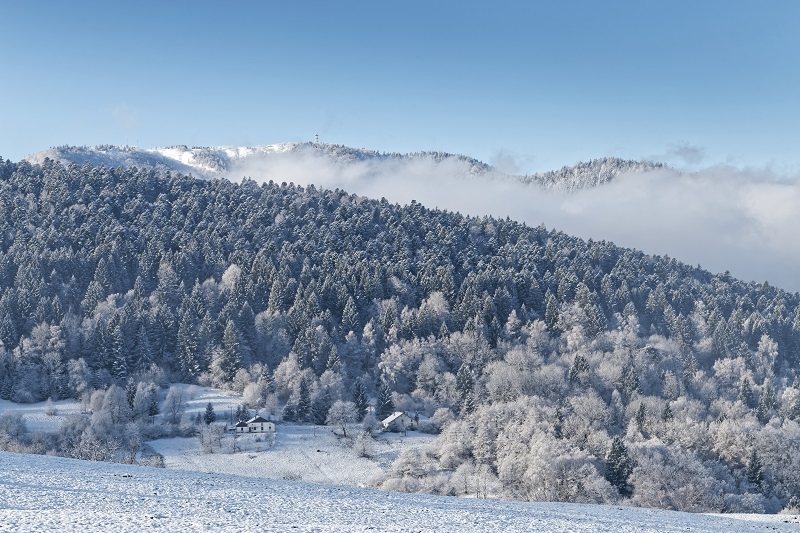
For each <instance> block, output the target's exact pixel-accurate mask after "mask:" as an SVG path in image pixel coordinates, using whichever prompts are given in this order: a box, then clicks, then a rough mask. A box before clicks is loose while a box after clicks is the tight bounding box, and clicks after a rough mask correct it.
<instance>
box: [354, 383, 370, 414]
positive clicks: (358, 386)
mask: <svg viewBox="0 0 800 533" xmlns="http://www.w3.org/2000/svg"><path fill="white" fill-rule="evenodd" d="M353 403H354V404H355V406H356V418H357V420H358V421H359V422H361V421H362V420H364V417H365V416H366V415H367V410H368V408H369V403H368V402H367V388H366V387H365V386H364V382H363V381H362V380H361V378H358V379H356V381H355V383H354V384H353Z"/></svg>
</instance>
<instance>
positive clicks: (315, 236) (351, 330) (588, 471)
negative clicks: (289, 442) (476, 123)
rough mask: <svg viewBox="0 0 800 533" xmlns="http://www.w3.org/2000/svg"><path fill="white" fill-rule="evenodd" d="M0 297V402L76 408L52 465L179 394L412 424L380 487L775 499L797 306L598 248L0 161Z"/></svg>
mask: <svg viewBox="0 0 800 533" xmlns="http://www.w3.org/2000/svg"><path fill="white" fill-rule="evenodd" d="M0 289H2V290H0V340H2V343H3V345H2V348H0V398H2V399H5V400H12V401H15V402H17V403H28V402H34V401H43V400H45V399H47V398H48V397H52V398H53V399H57V398H63V397H79V396H82V395H83V396H87V395H89V396H91V397H92V398H94V399H95V402H94V403H95V404H96V407H97V408H96V409H94V411H95V414H93V415H92V417H91V420H84V421H83V422H81V423H82V424H83V426H78V425H73V427H71V428H70V432H69V437H70V438H69V439H57V440H55V441H53V442H47V443H44V444H46V445H47V449H48V450H50V451H53V452H54V453H63V454H67V455H70V454H72V455H76V456H83V455H82V454H83V452H84V451H85V449H84V447H83V445H84V444H85V445H86V446H89V445H91V446H97V445H98V442H100V444H101V445H102V444H103V442H105V441H109V440H113V441H114V442H113V443H114V445H115V446H122V447H127V448H130V450H133V448H135V445H136V444H137V443H136V439H134V438H132V436H131V434H130V433H129V431H128V423H130V422H132V423H133V424H134V426H136V424H139V425H145V424H142V423H143V421H145V420H146V419H147V416H148V415H147V413H148V412H149V407H148V405H149V402H150V401H151V400H152V399H153V398H155V396H156V391H155V388H156V385H155V384H159V385H160V386H162V387H164V386H166V385H167V384H168V382H169V381H180V380H188V381H192V382H197V383H199V384H212V385H214V386H217V387H220V388H230V389H236V390H240V391H242V392H243V394H245V395H246V396H247V401H248V402H249V403H251V405H253V406H255V407H263V406H266V405H271V406H273V407H275V408H276V411H275V413H276V414H278V413H281V414H282V416H283V418H284V419H285V420H287V421H299V422H312V421H313V422H315V423H317V424H324V423H326V421H327V419H328V418H327V417H328V415H329V414H330V412H331V411H332V410H333V407H334V406H335V405H336V402H341V403H345V402H352V405H353V409H355V406H356V404H358V405H359V406H360V407H359V408H358V409H359V412H360V413H361V416H363V415H364V414H365V413H366V412H367V407H368V404H370V403H371V405H372V408H373V409H374V411H375V412H376V413H384V415H383V416H386V414H388V413H391V412H392V411H393V410H394V409H395V408H397V409H398V410H409V411H417V412H419V413H421V415H423V416H429V417H430V420H431V421H432V424H431V428H430V430H431V431H438V430H441V434H440V436H439V437H438V438H437V440H436V442H435V443H434V444H433V445H432V450H431V451H430V452H427V451H426V452H425V453H420V454H416V455H407V456H405V457H400V458H399V460H398V462H396V464H394V465H393V466H392V468H391V469H390V472H389V473H388V476H387V478H386V479H382V480H380V481H379V485H380V486H381V487H383V488H387V489H389V488H391V489H402V490H408V491H420V492H433V493H441V494H469V493H470V490H471V489H470V490H467V489H465V488H464V487H465V486H467V487H468V486H469V483H473V482H474V481H475V480H478V481H480V482H481V483H484V482H485V484H486V485H490V487H489V488H488V489H486V488H484V489H482V491H483V492H488V493H489V494H498V495H503V496H505V497H509V498H519V499H537V500H547V501H553V500H555V501H575V502H586V503H595V502H609V503H617V502H620V501H622V502H626V503H633V504H636V505H641V506H668V507H670V508H673V509H678V510H694V511H699V510H708V511H712V510H713V511H726V512H760V511H765V510H766V511H772V512H777V511H779V510H781V509H783V508H786V507H794V506H796V504H797V500H796V498H793V497H794V496H796V495H797V494H800V453H796V450H797V445H798V444H797V443H798V442H800V438H798V435H800V424H798V420H800V376H798V372H797V369H798V360H800V307H799V304H800V296H798V294H790V293H786V292H784V291H781V290H779V289H776V288H774V287H772V286H770V285H768V284H766V283H764V284H755V283H743V282H741V281H739V280H736V279H734V278H733V277H731V276H730V275H728V274H720V275H712V274H711V273H709V272H706V271H704V270H702V269H700V268H694V267H689V266H687V265H685V264H681V263H679V262H677V261H675V260H673V259H669V258H664V257H657V256H647V255H645V254H643V253H641V252H637V251H635V250H630V249H622V248H618V247H616V246H614V245H613V244H611V243H608V242H595V241H583V240H580V239H577V238H575V237H570V236H568V235H565V234H563V233H559V232H556V231H548V230H547V229H545V228H543V227H536V228H530V227H526V226H525V225H524V224H519V223H516V222H512V221H511V220H499V219H493V218H489V217H483V218H472V217H465V216H461V215H458V214H455V213H449V212H443V211H439V210H430V209H426V208H425V207H423V206H422V205H420V204H418V203H412V204H411V205H408V206H405V207H401V206H399V205H392V204H390V203H389V202H386V201H377V200H368V199H366V198H363V197H357V196H354V195H350V194H347V193H345V192H343V191H341V190H319V189H317V188H316V187H313V186H309V187H307V188H302V187H297V186H292V185H278V184H276V183H265V184H263V185H257V184H256V183H255V182H253V181H251V180H245V181H243V182H242V183H240V184H237V183H232V182H230V181H226V180H214V181H211V182H209V181H203V180H197V179H191V178H187V177H183V176H178V175H176V174H171V175H166V174H163V173H158V172H153V171H149V170H143V169H139V170H133V169H130V170H126V169H124V168H113V169H109V168H99V167H79V166H75V165H71V166H68V167H64V166H62V165H60V164H57V163H54V162H53V161H48V162H46V163H44V164H43V165H41V166H37V165H31V164H29V163H27V162H23V163H19V164H14V163H11V162H0ZM106 388H107V389H106ZM359 390H360V391H361V392H360V394H358V395H356V394H354V392H356V391H359ZM92 391H94V393H93V392H92ZM126 393H127V395H126ZM339 407H341V404H340V405H339ZM345 407H347V406H345ZM277 408H279V409H280V411H278V410H277ZM104 413H105V415H107V416H103V415H104ZM340 413H341V411H340ZM345 414H346V413H345ZM95 415H96V416H95ZM354 416H355V415H354ZM172 418H174V421H173V422H172V423H173V424H176V425H177V424H178V422H179V421H178V418H179V417H178V416H177V415H176V416H174V417H172ZM85 426H88V427H85ZM16 427H19V424H17V426H16ZM151 428H152V426H151ZM84 429H90V431H84ZM134 429H135V428H134ZM156 429H159V428H156ZM189 429H190V428H187V431H188V430H189ZM179 431H181V430H180V428H179ZM134 433H135V432H134ZM170 433H172V434H174V432H173V431H172V430H170ZM133 436H135V435H133ZM10 441H11V442H9V441H4V440H2V439H0V444H2V445H3V446H8V447H7V448H5V449H12V447H16V448H15V449H26V450H37V449H39V450H40V449H41V448H42V443H41V442H40V441H38V440H37V437H36V436H35V435H26V434H24V431H21V430H20V431H16V430H15V431H14V432H13V435H11V439H10ZM84 441H85V442H84ZM612 452H613V453H612ZM676 473H679V474H680V475H677V474H676ZM465 480H466V481H467V482H469V483H465ZM576 480H580V482H579V483H578V482H576Z"/></svg>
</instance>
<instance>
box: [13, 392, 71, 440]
mask: <svg viewBox="0 0 800 533" xmlns="http://www.w3.org/2000/svg"><path fill="white" fill-rule="evenodd" d="M52 407H53V408H54V409H55V414H52V415H48V414H47V402H39V403H14V402H10V401H8V400H0V413H3V412H5V411H16V412H17V413H19V414H21V415H22V416H24V417H25V424H26V425H27V427H28V431H44V432H53V431H58V428H59V427H61V423H62V422H64V420H65V419H66V417H67V416H69V415H78V414H81V413H82V412H83V408H82V406H81V404H80V403H78V402H76V401H74V400H59V401H57V402H52Z"/></svg>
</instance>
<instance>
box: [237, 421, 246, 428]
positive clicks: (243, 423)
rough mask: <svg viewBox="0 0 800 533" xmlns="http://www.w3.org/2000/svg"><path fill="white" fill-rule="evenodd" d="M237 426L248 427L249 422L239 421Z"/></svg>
mask: <svg viewBox="0 0 800 533" xmlns="http://www.w3.org/2000/svg"><path fill="white" fill-rule="evenodd" d="M235 427H237V428H246V427H247V422H238V423H237V424H236V426H235Z"/></svg>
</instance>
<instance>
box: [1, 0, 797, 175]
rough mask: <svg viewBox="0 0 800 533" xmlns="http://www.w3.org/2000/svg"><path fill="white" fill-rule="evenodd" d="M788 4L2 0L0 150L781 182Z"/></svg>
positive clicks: (790, 51)
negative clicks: (217, 153)
mask: <svg viewBox="0 0 800 533" xmlns="http://www.w3.org/2000/svg"><path fill="white" fill-rule="evenodd" d="M799 19H800V3H798V2H795V1H777V0H776V1H770V2H759V3H756V2H741V1H736V0H725V1H715V0H705V1H703V2H696V1H680V0H679V1H674V2H640V1H615V0H609V1H604V2H597V1H593V0H586V1H575V0H572V1H571V0H565V1H561V2H533V1H520V2H502V1H499V2H491V3H490V2H473V1H468V0H467V1H463V0H462V1H458V2H450V1H437V2H422V1H414V0H412V1H405V2H347V1H343V2H328V1H326V2H321V1H320V2H315V1H307V2H248V1H239V2H235V3H232V4H221V3H219V2H202V1H193V2H177V1H176V2H151V1H139V2H135V3H133V2H108V1H104V2H93V1H81V2H62V1H53V2H42V1H36V0H31V1H26V2H6V3H4V5H3V16H2V21H3V22H2V27H3V29H2V31H0V65H2V72H3V76H2V79H3V81H2V82H1V83H0V125H1V126H0V156H3V157H5V158H9V159H12V160H19V159H21V158H22V157H24V156H26V155H28V154H30V153H33V152H37V151H39V150H42V149H45V148H48V147H51V146H57V145H63V144H70V145H95V144H131V145H138V146H141V147H153V146H165V145H174V144H186V145H190V146H191V145H200V146H215V145H257V144H271V143H277V142H285V141H308V140H312V139H313V136H314V134H315V133H319V135H320V140H321V141H323V142H329V143H336V144H345V145H348V146H354V147H365V148H370V149H375V150H379V151H395V152H411V151H420V150H440V151H447V152H452V153H462V154H466V155H470V156H472V157H475V158H478V159H480V160H482V161H485V162H487V163H493V164H495V165H497V166H499V167H501V168H503V169H504V170H509V171H516V172H521V173H527V172H535V171H544V170H550V169H553V168H559V167H561V166H562V165H571V164H573V163H575V162H577V161H581V160H587V159H592V158H596V157H602V156H608V155H613V156H619V157H625V158H632V159H641V158H648V159H658V160H661V161H665V162H668V163H670V164H672V165H675V166H683V167H689V168H695V167H698V166H704V165H714V164H732V165H736V166H739V167H752V168H759V169H763V168H769V169H771V170H775V171H777V172H779V173H784V174H791V175H795V174H797V172H798V170H800V151H798V150H797V149H796V148H797V143H796V140H797V135H796V133H795V126H796V124H798V122H800V121H799V120H798V119H800V104H799V103H798V102H800V99H799V98H798V96H797V95H798V94H800V63H799V62H798V61H797V51H798V50H800V32H798V31H797V23H798V20H799Z"/></svg>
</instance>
